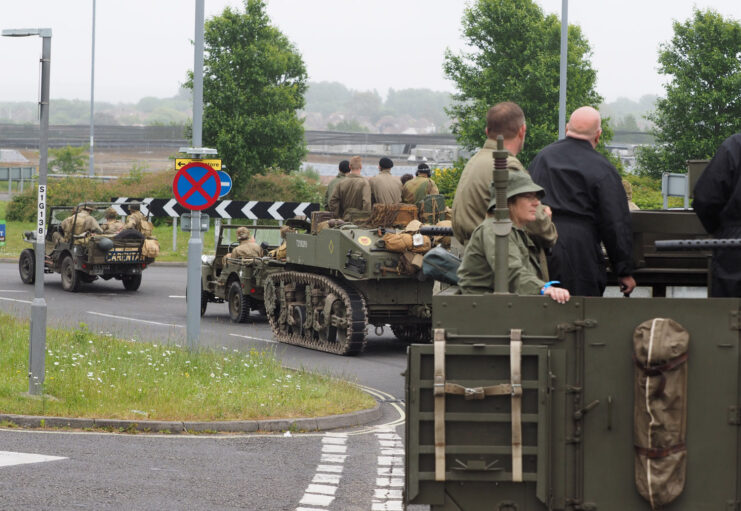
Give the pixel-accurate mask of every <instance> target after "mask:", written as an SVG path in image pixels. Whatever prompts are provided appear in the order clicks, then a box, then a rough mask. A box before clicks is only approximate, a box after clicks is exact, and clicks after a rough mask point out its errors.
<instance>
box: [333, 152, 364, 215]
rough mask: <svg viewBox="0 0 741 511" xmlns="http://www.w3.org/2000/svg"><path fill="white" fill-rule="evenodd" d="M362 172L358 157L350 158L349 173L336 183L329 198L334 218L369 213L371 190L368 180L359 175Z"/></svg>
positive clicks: (361, 164)
mask: <svg viewBox="0 0 741 511" xmlns="http://www.w3.org/2000/svg"><path fill="white" fill-rule="evenodd" d="M362 170H363V163H362V160H361V159H360V156H353V157H352V158H350V173H349V174H348V175H347V177H346V178H345V179H343V180H341V181H340V182H339V183H337V185H336V186H335V187H334V190H332V196H331V197H330V198H329V210H330V211H331V212H332V213H333V214H334V217H335V218H345V216H348V217H350V216H352V214H353V213H356V212H361V211H365V212H370V210H371V189H370V184H368V180H367V179H366V178H364V177H363V176H362V175H360V173H361V171H362ZM348 213H350V215H348Z"/></svg>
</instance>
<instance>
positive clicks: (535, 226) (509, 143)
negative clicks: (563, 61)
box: [453, 101, 557, 249]
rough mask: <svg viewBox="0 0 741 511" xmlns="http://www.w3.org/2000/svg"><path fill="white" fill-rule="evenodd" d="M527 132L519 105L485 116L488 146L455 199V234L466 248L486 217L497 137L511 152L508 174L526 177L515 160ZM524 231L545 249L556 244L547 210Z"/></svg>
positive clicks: (542, 208) (499, 107) (502, 106)
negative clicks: (501, 139)
mask: <svg viewBox="0 0 741 511" xmlns="http://www.w3.org/2000/svg"><path fill="white" fill-rule="evenodd" d="M526 131H527V126H526V124H525V114H524V113H523V111H522V109H521V108H520V107H519V105H517V104H516V103H511V102H509V101H508V102H504V103H497V104H496V105H494V106H493V107H491V108H490V109H489V112H488V113H487V114H486V137H487V138H486V142H485V143H484V147H483V148H482V149H481V150H479V152H477V153H476V154H475V155H473V157H471V159H470V160H468V163H466V166H465V168H464V169H463V174H461V179H460V181H459V182H458V188H457V190H456V192H455V199H453V233H454V234H455V238H456V239H457V240H458V241H459V242H460V243H461V244H462V245H464V246H465V245H466V243H467V242H468V240H469V238H470V237H471V233H472V232H473V230H474V229H475V228H476V226H477V225H479V223H481V221H482V220H483V219H484V216H486V205H487V204H488V203H489V199H490V192H489V186H490V184H491V178H492V171H493V170H494V159H493V154H492V153H493V152H494V150H496V148H497V136H499V135H502V136H503V137H504V148H505V149H506V150H507V151H509V156H508V157H507V170H512V171H519V172H525V173H527V171H526V170H525V167H523V166H522V164H521V163H520V160H518V159H517V158H516V156H517V153H519V152H520V150H522V147H523V146H524V144H525V132H526ZM525 230H526V231H527V233H528V234H530V235H531V236H532V237H533V240H534V241H535V242H536V243H537V244H538V245H540V246H541V247H542V248H544V249H547V248H551V247H552V246H553V245H554V244H555V243H556V238H557V233H556V227H555V225H553V222H551V219H550V211H549V210H548V207H547V206H544V205H542V204H541V205H540V206H539V207H538V212H537V215H536V218H535V221H534V222H530V223H528V224H527V226H526V227H525Z"/></svg>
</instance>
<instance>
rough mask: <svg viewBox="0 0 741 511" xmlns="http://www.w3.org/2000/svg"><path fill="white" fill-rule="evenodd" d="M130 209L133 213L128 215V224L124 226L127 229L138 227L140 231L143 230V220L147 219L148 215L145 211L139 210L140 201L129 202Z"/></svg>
mask: <svg viewBox="0 0 741 511" xmlns="http://www.w3.org/2000/svg"><path fill="white" fill-rule="evenodd" d="M129 211H130V212H131V214H130V215H129V216H128V217H126V224H125V226H124V228H125V229H136V230H137V231H139V232H142V220H146V219H147V217H145V216H144V213H142V212H141V211H139V203H138V202H132V203H130V204H129Z"/></svg>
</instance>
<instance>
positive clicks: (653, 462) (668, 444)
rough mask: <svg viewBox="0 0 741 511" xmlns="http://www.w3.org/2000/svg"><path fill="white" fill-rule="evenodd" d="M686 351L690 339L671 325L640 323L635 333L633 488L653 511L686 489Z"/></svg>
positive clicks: (671, 322)
mask: <svg viewBox="0 0 741 511" xmlns="http://www.w3.org/2000/svg"><path fill="white" fill-rule="evenodd" d="M688 346H689V333H688V332H687V330H686V329H685V328H684V327H683V326H682V325H680V324H679V323H677V322H676V321H674V320H672V319H667V318H654V319H650V320H647V321H644V322H643V323H641V324H640V325H638V327H636V329H635V331H634V333H633V359H634V361H635V367H636V369H635V380H634V386H633V389H634V398H633V399H634V417H633V432H634V441H635V483H636V486H637V488H638V492H639V493H640V494H641V496H642V497H643V498H645V499H646V500H647V501H648V502H649V504H650V505H651V509H657V508H660V507H662V506H664V505H666V504H668V503H670V502H672V501H673V500H674V499H676V498H677V497H678V496H679V495H680V494H681V493H682V490H683V489H684V483H685V475H686V471H687V447H686V445H685V440H686V434H687V351H688Z"/></svg>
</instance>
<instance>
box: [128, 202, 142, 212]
mask: <svg viewBox="0 0 741 511" xmlns="http://www.w3.org/2000/svg"><path fill="white" fill-rule="evenodd" d="M127 205H128V206H129V211H139V203H138V202H136V201H134V202H129V203H128V204H127Z"/></svg>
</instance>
